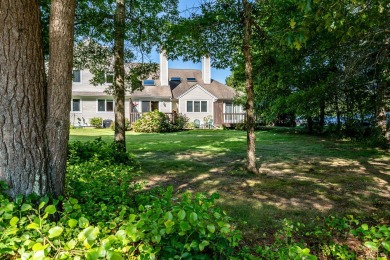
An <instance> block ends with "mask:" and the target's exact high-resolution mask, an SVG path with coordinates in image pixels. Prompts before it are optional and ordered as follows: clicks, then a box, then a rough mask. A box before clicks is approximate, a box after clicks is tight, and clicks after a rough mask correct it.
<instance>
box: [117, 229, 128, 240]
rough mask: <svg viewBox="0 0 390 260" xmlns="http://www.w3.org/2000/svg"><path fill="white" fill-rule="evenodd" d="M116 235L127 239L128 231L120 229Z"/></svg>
mask: <svg viewBox="0 0 390 260" xmlns="http://www.w3.org/2000/svg"><path fill="white" fill-rule="evenodd" d="M115 236H116V237H117V238H118V239H120V240H124V239H126V231H124V230H119V231H118V232H116V234H115Z"/></svg>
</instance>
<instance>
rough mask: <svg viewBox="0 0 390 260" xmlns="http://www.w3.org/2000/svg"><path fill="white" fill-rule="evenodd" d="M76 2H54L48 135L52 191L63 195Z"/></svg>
mask: <svg viewBox="0 0 390 260" xmlns="http://www.w3.org/2000/svg"><path fill="white" fill-rule="evenodd" d="M74 14H75V0H52V1H51V9H50V32H49V37H50V45H49V48H50V50H49V53H50V58H49V76H48V91H47V122H46V133H47V139H48V144H49V157H50V164H49V166H50V167H49V173H50V177H51V178H50V181H51V184H50V185H51V187H52V189H53V190H52V192H53V194H54V195H55V196H59V195H62V194H63V192H64V184H65V170H66V161H67V151H68V141H69V124H70V119H69V113H70V103H71V95H72V66H73V38H74Z"/></svg>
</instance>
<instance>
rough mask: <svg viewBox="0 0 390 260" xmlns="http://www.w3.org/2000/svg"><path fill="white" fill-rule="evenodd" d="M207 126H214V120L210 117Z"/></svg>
mask: <svg viewBox="0 0 390 260" xmlns="http://www.w3.org/2000/svg"><path fill="white" fill-rule="evenodd" d="M207 126H208V128H209V129H210V128H214V120H213V119H210V120H209V122H208V123H207Z"/></svg>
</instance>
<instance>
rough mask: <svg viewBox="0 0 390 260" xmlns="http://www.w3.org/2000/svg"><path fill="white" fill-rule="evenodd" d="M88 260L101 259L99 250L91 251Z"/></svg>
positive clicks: (87, 254)
mask: <svg viewBox="0 0 390 260" xmlns="http://www.w3.org/2000/svg"><path fill="white" fill-rule="evenodd" d="M86 257H87V260H97V259H99V252H98V251H97V249H93V250H90V251H88V252H87V253H86Z"/></svg>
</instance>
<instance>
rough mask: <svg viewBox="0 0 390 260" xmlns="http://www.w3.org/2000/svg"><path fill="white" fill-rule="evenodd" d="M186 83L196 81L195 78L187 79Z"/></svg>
mask: <svg viewBox="0 0 390 260" xmlns="http://www.w3.org/2000/svg"><path fill="white" fill-rule="evenodd" d="M187 81H188V82H196V81H197V80H196V78H187Z"/></svg>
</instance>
